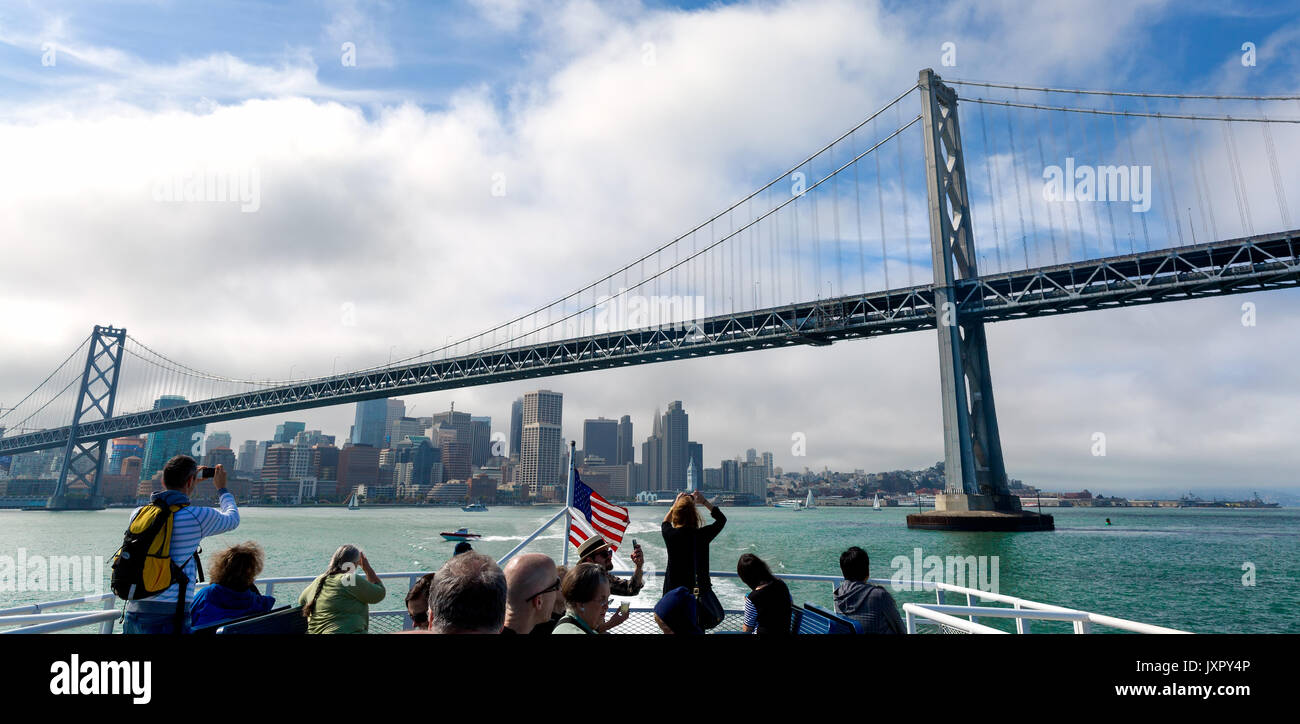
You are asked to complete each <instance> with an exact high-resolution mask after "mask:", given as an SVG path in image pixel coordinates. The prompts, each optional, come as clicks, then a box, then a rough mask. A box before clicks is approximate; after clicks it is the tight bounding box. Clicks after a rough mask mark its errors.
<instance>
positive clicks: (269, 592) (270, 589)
mask: <svg viewBox="0 0 1300 724" xmlns="http://www.w3.org/2000/svg"><path fill="white" fill-rule="evenodd" d="M262 595H263V596H273V595H275V581H270V582H268V583H267V584H266V590H265V591H263V592H262Z"/></svg>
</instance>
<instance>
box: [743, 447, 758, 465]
mask: <svg viewBox="0 0 1300 724" xmlns="http://www.w3.org/2000/svg"><path fill="white" fill-rule="evenodd" d="M745 462H747V463H749V464H751V465H752V464H754V463H755V462H758V451H757V450H755V449H754V448H752V447H751V448H750V449H748V450H746V451H745Z"/></svg>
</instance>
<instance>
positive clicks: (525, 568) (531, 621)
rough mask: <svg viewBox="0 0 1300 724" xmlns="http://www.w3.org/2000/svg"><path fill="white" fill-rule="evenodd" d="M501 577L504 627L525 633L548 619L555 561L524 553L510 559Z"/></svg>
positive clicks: (539, 555)
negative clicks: (503, 596)
mask: <svg viewBox="0 0 1300 724" xmlns="http://www.w3.org/2000/svg"><path fill="white" fill-rule="evenodd" d="M505 574H506V622H505V625H506V628H510V629H513V630H515V631H516V632H518V633H528V632H529V631H531V630H532V629H533V627H534V626H536V625H537V624H539V623H541V622H543V621H546V620H547V619H549V618H550V616H551V609H552V608H554V606H555V590H554V587H555V579H556V575H557V574H556V572H555V561H553V560H551V557H550V556H548V555H545V554H542V553H525V554H523V555H521V556H515V557H514V558H511V559H510V562H509V563H507V564H506V570H505ZM547 589H552V590H549V591H548V590H547ZM543 591H545V593H543Z"/></svg>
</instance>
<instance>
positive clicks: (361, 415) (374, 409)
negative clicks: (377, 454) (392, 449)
mask: <svg viewBox="0 0 1300 724" xmlns="http://www.w3.org/2000/svg"><path fill="white" fill-rule="evenodd" d="M388 403H389V400H387V399H379V400H365V401H363V402H358V403H357V410H356V414H355V417H354V419H353V423H352V443H353V444H354V445H355V444H361V445H369V446H371V447H374V448H379V447H383V445H384V435H385V434H386V433H387V432H388Z"/></svg>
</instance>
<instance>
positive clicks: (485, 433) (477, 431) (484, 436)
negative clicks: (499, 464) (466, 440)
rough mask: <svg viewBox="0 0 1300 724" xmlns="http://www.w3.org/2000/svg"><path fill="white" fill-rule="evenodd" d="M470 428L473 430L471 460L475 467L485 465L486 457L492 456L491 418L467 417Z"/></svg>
mask: <svg viewBox="0 0 1300 724" xmlns="http://www.w3.org/2000/svg"><path fill="white" fill-rule="evenodd" d="M469 424H470V430H472V431H473V439H472V440H471V441H470V445H471V448H472V450H471V452H472V456H471V461H470V462H472V463H473V464H474V466H475V467H479V468H481V467H483V466H484V465H487V461H488V458H490V457H492V418H490V417H471V418H470V419H469Z"/></svg>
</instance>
